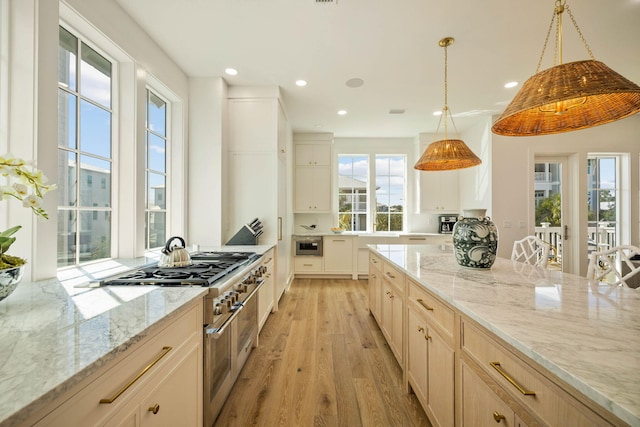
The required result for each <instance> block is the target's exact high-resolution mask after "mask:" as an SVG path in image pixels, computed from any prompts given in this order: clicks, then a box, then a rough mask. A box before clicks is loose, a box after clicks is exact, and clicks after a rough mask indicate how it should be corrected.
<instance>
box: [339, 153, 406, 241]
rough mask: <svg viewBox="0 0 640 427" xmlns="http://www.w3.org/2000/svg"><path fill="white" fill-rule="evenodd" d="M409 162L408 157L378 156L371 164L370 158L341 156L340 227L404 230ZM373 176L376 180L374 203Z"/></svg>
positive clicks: (380, 230) (381, 230)
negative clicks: (372, 195)
mask: <svg viewBox="0 0 640 427" xmlns="http://www.w3.org/2000/svg"><path fill="white" fill-rule="evenodd" d="M406 163H407V162H406V157H405V156H393V155H376V156H375V162H374V163H373V164H372V163H371V162H370V160H369V156H368V155H349V154H341V155H339V156H338V220H339V224H340V227H342V228H344V229H345V230H349V231H367V230H373V231H378V232H383V231H403V230H404V222H405V220H404V214H405V211H406V209H405V189H406ZM370 176H374V177H375V181H374V182H375V188H374V189H373V191H375V193H374V194H375V197H374V199H373V200H371V197H370V193H371V189H370V186H371V182H370V179H369V177H370ZM372 202H373V203H372ZM372 204H373V206H372ZM370 212H374V215H373V216H371V215H370Z"/></svg>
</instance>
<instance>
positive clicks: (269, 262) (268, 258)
mask: <svg viewBox="0 0 640 427" xmlns="http://www.w3.org/2000/svg"><path fill="white" fill-rule="evenodd" d="M273 259H274V252H273V249H269V250H268V251H267V252H265V254H264V257H263V258H262V265H264V266H265V267H267V268H273Z"/></svg>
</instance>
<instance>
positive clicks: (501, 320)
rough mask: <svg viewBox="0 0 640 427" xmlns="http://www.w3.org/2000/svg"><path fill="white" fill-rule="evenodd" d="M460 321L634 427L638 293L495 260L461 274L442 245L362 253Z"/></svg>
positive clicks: (638, 413)
mask: <svg viewBox="0 0 640 427" xmlns="http://www.w3.org/2000/svg"><path fill="white" fill-rule="evenodd" d="M369 248H370V249H371V250H373V251H375V252H376V253H378V254H379V255H381V256H383V257H384V258H386V259H388V260H390V261H391V262H392V263H394V264H395V265H396V266H398V267H400V268H401V269H402V270H404V271H405V272H406V273H407V275H408V276H409V277H410V278H412V279H414V280H416V281H418V282H420V283H422V284H423V285H425V286H426V287H427V288H429V289H430V290H431V291H432V292H434V293H435V294H436V295H438V296H439V297H440V298H442V299H443V300H444V301H446V302H448V303H449V304H451V305H452V306H453V307H455V308H456V309H457V310H459V311H460V312H461V313H463V314H464V315H466V316H467V317H469V318H471V319H473V320H475V321H476V322H478V323H479V324H481V325H482V326H484V327H485V328H487V329H488V330H489V331H491V332H492V333H493V334H495V335H496V336H498V337H500V338H501V339H503V340H504V341H506V342H507V343H508V344H510V345H511V346H513V347H515V348H516V349H518V350H519V351H521V352H522V353H523V354H525V355H526V356H528V357H529V358H531V359H532V360H533V361H535V362H536V363H538V364H539V365H541V366H543V367H544V368H546V369H547V370H548V371H550V372H551V373H552V374H554V375H556V376H557V377H558V378H560V379H561V380H563V381H565V382H566V383H568V384H570V385H571V386H573V387H575V388H576V389H577V390H579V391H580V392H581V393H583V394H584V395H585V396H587V397H589V398H590V399H592V400H593V401H595V402H596V403H598V404H599V405H601V406H602V407H604V408H605V409H606V410H608V411H610V412H612V413H613V414H615V415H616V416H618V417H619V418H620V419H622V420H623V421H625V422H627V423H629V424H630V425H634V426H640V289H631V288H628V287H621V286H610V285H608V284H601V283H590V282H589V281H588V280H587V279H586V278H584V277H580V276H576V275H571V274H565V273H562V272H559V271H551V270H545V269H539V268H534V267H531V266H529V265H526V264H522V263H518V262H512V261H510V260H507V259H503V258H498V259H497V260H496V262H495V264H494V265H493V266H492V268H491V269H488V270H479V269H470V268H465V267H461V266H459V265H458V264H457V263H456V260H455V257H454V255H453V248H452V247H451V246H448V245H369Z"/></svg>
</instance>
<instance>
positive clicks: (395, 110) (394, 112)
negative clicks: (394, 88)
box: [389, 108, 407, 114]
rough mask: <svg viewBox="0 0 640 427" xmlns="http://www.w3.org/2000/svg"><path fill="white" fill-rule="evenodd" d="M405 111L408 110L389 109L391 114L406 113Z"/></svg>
mask: <svg viewBox="0 0 640 427" xmlns="http://www.w3.org/2000/svg"><path fill="white" fill-rule="evenodd" d="M405 111H407V110H405V109H404V108H392V109H390V110H389V114H404V113H405Z"/></svg>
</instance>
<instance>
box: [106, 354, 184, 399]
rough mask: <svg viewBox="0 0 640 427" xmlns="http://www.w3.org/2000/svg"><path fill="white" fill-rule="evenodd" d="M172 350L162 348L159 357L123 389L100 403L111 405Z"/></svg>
mask: <svg viewBox="0 0 640 427" xmlns="http://www.w3.org/2000/svg"><path fill="white" fill-rule="evenodd" d="M171 350H172V347H169V346H167V347H162V353H160V355H159V356H158V357H156V360H154V361H153V362H151V363H149V364H148V365H147V367H146V368H144V369H143V370H142V371H140V372H139V373H138V375H136V376H135V377H133V378H132V379H131V380H130V381H129V382H128V383H127V384H125V385H124V387H122V388H121V389H120V390H118V392H116V394H114V395H113V397H110V398H108V399H100V403H107V404H109V403H113V402H115V400H116V399H117V398H118V397H120V395H121V394H122V393H124V392H125V391H127V389H128V388H129V387H131V386H132V385H133V384H134V383H135V382H136V381H138V380H139V379H140V378H141V377H142V376H143V375H144V374H146V373H147V371H148V370H149V369H151V368H153V365H155V364H156V363H158V362H159V361H160V359H162V358H163V357H165V356H166V355H167V353H169V352H170V351H171Z"/></svg>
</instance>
